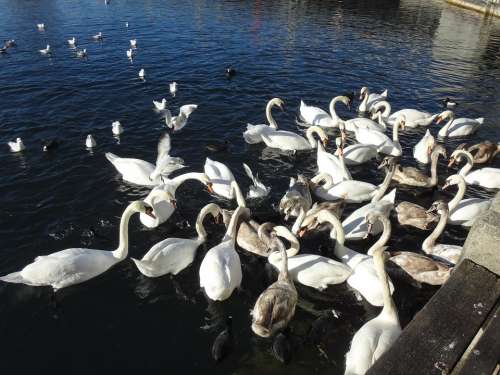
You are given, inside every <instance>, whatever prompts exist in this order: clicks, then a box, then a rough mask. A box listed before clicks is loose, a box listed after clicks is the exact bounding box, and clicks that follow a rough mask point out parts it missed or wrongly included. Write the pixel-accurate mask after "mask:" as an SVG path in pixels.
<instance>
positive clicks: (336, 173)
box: [316, 137, 352, 184]
mask: <svg viewBox="0 0 500 375" xmlns="http://www.w3.org/2000/svg"><path fill="white" fill-rule="evenodd" d="M335 143H336V145H337V150H338V151H339V156H338V157H337V156H335V155H332V154H330V153H329V152H326V151H325V149H324V147H323V145H322V144H321V143H318V153H317V158H316V162H317V164H318V172H319V173H326V174H328V175H330V177H331V178H332V182H333V183H334V184H338V183H339V182H341V181H344V180H352V176H351V174H350V173H349V170H348V169H347V167H346V165H345V162H344V155H343V152H342V138H341V137H337V138H336V139H335Z"/></svg>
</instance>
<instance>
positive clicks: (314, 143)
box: [306, 128, 320, 148]
mask: <svg viewBox="0 0 500 375" xmlns="http://www.w3.org/2000/svg"><path fill="white" fill-rule="evenodd" d="M313 134H318V132H317V130H316V129H313V128H309V129H307V131H306V138H307V141H308V142H309V145H311V148H316V147H317V145H318V144H319V143H320V141H319V140H318V141H316V140H315V139H314V137H313Z"/></svg>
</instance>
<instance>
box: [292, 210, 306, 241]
mask: <svg viewBox="0 0 500 375" xmlns="http://www.w3.org/2000/svg"><path fill="white" fill-rule="evenodd" d="M306 214H307V212H306V210H305V209H304V207H301V208H300V213H299V216H297V219H295V223H293V226H292V233H293V234H295V235H297V233H299V229H300V226H301V225H302V222H303V221H304V219H305V217H306Z"/></svg>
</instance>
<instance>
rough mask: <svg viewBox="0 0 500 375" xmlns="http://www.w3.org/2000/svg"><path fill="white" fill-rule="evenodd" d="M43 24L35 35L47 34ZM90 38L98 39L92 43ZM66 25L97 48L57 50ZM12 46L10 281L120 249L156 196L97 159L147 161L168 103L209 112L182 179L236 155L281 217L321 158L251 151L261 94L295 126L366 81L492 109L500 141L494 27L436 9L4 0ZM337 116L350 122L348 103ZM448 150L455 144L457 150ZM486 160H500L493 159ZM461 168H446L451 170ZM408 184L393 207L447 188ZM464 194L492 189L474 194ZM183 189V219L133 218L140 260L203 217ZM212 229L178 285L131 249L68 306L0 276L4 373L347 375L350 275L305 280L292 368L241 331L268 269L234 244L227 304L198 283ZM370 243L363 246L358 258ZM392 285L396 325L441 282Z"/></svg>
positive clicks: (6, 210) (7, 68)
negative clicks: (45, 262) (248, 137)
mask: <svg viewBox="0 0 500 375" xmlns="http://www.w3.org/2000/svg"><path fill="white" fill-rule="evenodd" d="M41 22H44V23H45V25H46V30H45V31H44V32H40V31H38V30H37V29H36V24H37V23H41ZM125 22H129V28H125ZM99 31H101V32H102V33H103V35H104V40H103V41H102V42H94V41H92V39H91V36H92V35H94V34H96V33H97V32H99ZM72 36H75V37H76V38H77V42H78V46H79V47H80V48H86V49H87V52H88V59H86V60H82V59H78V58H76V57H75V56H74V51H72V50H71V49H70V48H69V47H68V44H67V42H66V40H67V39H70V38H71V37H72ZM10 38H13V39H16V41H17V43H18V46H17V47H16V48H13V49H11V50H9V53H8V54H7V55H0V82H1V95H0V141H1V142H2V143H6V142H7V141H9V140H13V139H15V138H16V137H21V138H22V139H23V140H24V142H25V144H26V147H27V150H26V151H25V152H23V153H20V154H12V153H9V151H8V148H7V146H5V147H2V148H1V150H0V160H1V163H0V170H1V174H0V175H1V178H0V243H1V244H2V246H1V247H0V274H2V275H3V274H6V273H9V272H12V271H15V270H18V269H20V268H22V267H23V266H24V265H25V264H27V263H29V262H30V261H31V260H32V259H33V258H34V257H36V256H38V255H42V254H48V253H51V252H53V251H58V250H61V249H64V248H68V247H77V246H84V247H90V248H102V249H113V248H115V247H116V244H117V232H118V223H119V216H120V215H121V212H122V211H123V209H124V207H125V206H126V205H127V203H128V202H129V201H132V200H135V199H140V198H143V197H145V196H146V195H147V193H148V189H147V188H143V187H137V186H133V185H130V184H127V183H124V182H123V181H122V180H121V177H120V175H119V174H117V172H116V171H115V170H114V169H113V167H112V166H111V164H110V163H108V162H107V160H106V159H105V158H104V153H105V152H113V153H116V154H117V155H119V156H127V157H137V158H141V159H144V160H149V161H151V162H153V161H154V160H155V158H156V143H157V140H158V138H159V136H160V135H161V134H162V132H163V131H165V128H164V122H163V119H162V117H161V115H160V114H158V113H157V112H155V111H154V110H153V108H152V100H153V99H156V100H159V99H161V98H162V97H167V100H168V103H169V107H170V108H172V109H174V111H176V110H177V108H178V107H179V106H180V105H182V104H188V103H196V104H198V105H199V107H198V109H197V110H196V111H195V112H194V113H193V115H192V116H191V117H190V119H189V124H188V126H187V127H186V128H185V129H184V130H183V131H181V132H179V133H176V134H175V135H173V137H172V150H173V151H172V154H174V155H176V156H181V157H183V158H184V159H185V161H186V163H187V164H188V166H189V168H188V169H189V171H199V170H201V169H202V168H203V163H204V160H205V157H206V156H210V157H211V158H213V159H215V160H219V161H223V162H225V163H226V164H227V165H228V166H229V167H230V168H231V170H232V171H233V173H234V174H235V176H236V178H237V180H238V181H239V183H240V185H241V186H242V187H243V190H244V191H246V190H247V186H248V183H249V181H248V179H246V177H245V176H244V173H243V171H242V168H241V163H242V162H247V163H248V164H249V165H250V166H251V167H252V168H253V169H254V170H256V171H258V172H259V175H260V177H261V178H262V179H263V180H264V181H265V182H266V184H268V185H270V186H271V187H272V193H271V195H270V197H269V199H268V200H266V201H264V202H260V203H259V204H258V205H257V204H256V203H255V204H252V203H250V207H251V208H252V210H253V212H254V213H256V214H257V215H258V217H259V218H263V219H269V218H271V219H274V220H279V218H278V215H277V214H276V212H275V210H274V207H275V205H276V203H277V202H278V201H279V198H280V197H281V196H282V194H283V192H284V191H285V189H286V186H287V185H288V180H289V177H290V176H293V175H295V174H296V173H297V172H302V173H305V174H306V175H308V176H312V175H313V173H314V170H315V153H314V152H311V153H301V154H298V155H296V156H290V155H288V156H287V155H282V154H280V153H277V152H276V151H273V150H270V149H266V148H263V147H262V146H261V145H257V146H255V145H252V146H248V145H246V144H245V143H244V141H243V138H242V136H241V134H242V132H243V131H244V129H245V127H246V124H247V123H248V122H250V123H262V122H263V121H264V119H265V117H264V108H265V104H266V102H267V101H268V100H269V99H270V98H272V97H280V98H282V99H283V100H284V101H285V103H286V112H284V113H277V114H276V115H275V118H276V120H277V122H278V124H279V126H280V127H281V128H284V129H289V130H293V131H297V127H296V125H295V116H296V111H297V109H298V104H299V102H300V100H301V99H304V100H305V101H306V102H307V103H308V104H314V105H319V106H321V107H323V108H327V106H328V102H329V101H330V99H331V98H332V97H333V96H336V95H338V94H339V93H343V92H345V91H349V90H359V88H360V87H361V86H369V87H370V88H371V89H372V90H373V91H375V92H380V91H382V90H384V89H385V88H387V89H388V90H389V97H390V101H391V104H392V106H393V109H394V110H396V109H399V108H421V109H425V110H428V111H430V112H437V111H440V110H441V107H440V104H439V102H438V100H439V99H442V98H444V97H446V96H451V97H453V98H454V99H456V100H457V101H459V102H460V105H459V107H458V109H457V115H458V116H466V117H479V116H481V117H485V118H486V121H485V125H484V126H482V127H481V129H480V130H479V131H478V133H477V134H476V135H475V136H474V137H471V138H470V142H472V143H473V142H476V141H480V140H484V139H489V140H492V141H495V140H496V141H498V139H499V138H500V137H499V135H500V128H499V125H498V113H500V101H499V99H498V88H499V87H500V63H499V62H500V23H499V22H498V21H496V20H491V19H484V18H483V17H482V16H481V15H479V14H476V13H472V12H468V11H464V10H462V9H459V8H454V7H452V6H449V5H446V4H443V2H440V1H417V0H408V1H399V2H398V1H378V2H369V1H349V2H340V1H312V0H310V1H307V0H303V1H201V0H200V1H168V0H151V1H145V2H141V1H119V0H113V1H112V2H111V4H109V5H105V4H104V1H97V0H92V1H71V2H68V1H62V0H39V1H35V0H30V1H28V0H25V1H19V0H0V40H1V39H10ZM132 38H137V39H138V49H137V54H136V57H135V59H134V60H133V62H132V63H131V62H130V61H129V60H128V59H127V57H126V55H125V51H126V50H127V49H128V48H129V39H132ZM47 43H49V44H50V45H51V46H52V48H53V50H54V54H53V56H52V57H50V58H49V57H45V56H41V55H40V54H39V53H38V50H39V49H41V48H44V47H45V45H46V44H47ZM228 64H233V65H234V67H235V68H236V70H237V75H236V77H235V78H234V79H232V80H227V79H225V77H224V69H225V67H226V66H227V65H228ZM141 68H144V69H145V70H146V80H145V81H144V82H143V81H141V80H139V79H138V77H137V73H138V71H139V70H140V69H141ZM174 80H175V81H177V82H178V84H179V91H178V94H177V96H176V97H175V98H172V97H169V96H168V83H169V82H171V81H174ZM357 104H358V103H356V104H355V106H357ZM340 113H341V115H342V116H343V117H345V118H349V117H354V116H355V113H354V112H353V111H351V112H347V111H346V110H341V111H340ZM115 120H119V121H121V123H122V125H123V126H124V128H125V133H124V134H123V135H122V136H121V137H120V139H119V141H118V140H117V139H116V138H114V137H113V136H112V134H111V122H112V121H115ZM431 131H432V132H433V133H434V134H436V133H437V131H438V127H437V126H436V125H432V126H431ZM89 133H92V134H93V135H94V137H95V138H96V141H97V143H98V146H97V148H95V150H94V151H93V152H89V151H87V150H86V149H85V147H84V140H85V137H86V135H87V134H89ZM423 133H424V130H423V129H419V130H416V131H409V132H406V133H404V134H403V135H402V136H401V139H402V140H401V142H402V144H403V148H404V157H403V161H402V163H403V164H404V165H410V164H413V163H414V161H413V159H412V157H411V148H412V147H413V145H414V144H415V143H416V141H417V140H418V139H419V138H420V137H421V136H422V135H423ZM54 138H55V139H57V140H58V142H59V147H58V148H57V149H56V150H54V151H53V152H50V153H43V152H42V151H41V144H40V143H41V140H42V139H54ZM224 139H225V140H228V141H230V143H231V147H230V150H229V152H227V153H222V154H210V153H208V152H207V151H206V150H205V147H204V146H205V145H206V143H210V142H211V141H213V140H224ZM457 143H458V141H448V142H447V143H446V144H445V146H446V147H447V149H448V152H449V153H451V151H452V150H453V148H454V147H455V146H456V145H457ZM332 146H333V142H332V144H331V145H330V147H332ZM492 165H493V166H496V167H500V159H497V161H495V162H494V163H493V164H492ZM454 171H455V170H446V167H445V163H444V162H442V163H440V166H439V173H440V181H442V180H444V178H445V177H446V176H447V175H449V174H451V173H453V172H454ZM183 172H184V171H179V172H177V173H183ZM352 172H353V176H354V177H355V178H357V179H363V180H367V181H371V182H379V181H381V180H382V176H381V175H380V174H379V173H378V172H375V163H373V164H368V165H367V166H365V167H363V168H357V169H353V170H352ZM398 191H399V192H398V197H397V199H398V201H399V200H412V201H418V202H420V203H422V204H424V205H430V203H431V202H432V201H433V200H434V199H437V198H442V197H445V198H446V199H449V197H450V195H451V194H450V193H446V195H444V193H442V192H440V191H434V192H422V191H417V190H413V189H400V190H398ZM467 196H484V197H487V196H492V192H488V191H484V190H482V189H479V188H471V189H469V190H468V193H467ZM177 198H178V203H179V207H178V210H177V211H176V213H175V214H174V216H173V217H172V218H171V219H170V220H169V222H167V223H166V224H164V225H162V226H161V227H159V228H157V229H155V230H147V229H145V228H144V227H142V226H141V224H140V222H139V221H138V220H137V219H136V218H135V219H133V220H132V221H131V225H130V239H131V248H130V255H131V256H134V257H141V256H142V255H143V254H144V253H145V252H146V251H147V250H148V249H149V248H150V246H151V245H153V244H154V243H156V242H158V241H159V240H161V239H163V238H165V237H167V236H176V237H187V236H191V235H193V233H194V228H192V227H187V226H186V225H185V223H186V221H187V222H189V223H191V224H192V223H193V220H194V218H195V217H196V214H197V212H198V211H199V209H200V208H201V207H202V206H204V205H205V204H206V203H208V202H209V201H213V200H214V198H212V197H211V196H210V195H208V193H206V192H205V191H204V189H203V188H202V187H201V186H200V185H199V184H197V183H187V184H186V185H183V186H182V187H181V188H180V189H179V191H178V195H177ZM223 204H224V205H225V206H226V207H227V206H230V205H231V204H230V203H228V202H223ZM233 205H234V203H233ZM354 208H356V206H352V207H348V208H347V212H348V211H351V210H353V209H354ZM393 224H394V229H393V239H392V240H391V245H392V246H393V248H396V249H408V250H412V249H417V248H419V247H420V243H421V241H422V240H423V238H424V237H425V235H426V234H425V233H421V232H415V231H408V230H405V229H402V228H400V227H398V226H397V225H396V221H394V220H393ZM207 228H208V231H209V233H210V238H209V241H208V243H207V245H206V246H204V247H202V248H200V249H199V252H198V256H197V258H196V260H195V262H194V264H193V265H192V266H191V267H189V268H188V269H186V270H185V271H183V272H182V273H181V274H179V275H178V276H176V277H175V278H173V279H171V278H170V277H168V276H166V277H162V278H158V279H147V278H145V277H143V276H142V275H141V274H140V273H139V272H138V271H137V270H136V268H135V266H134V265H133V263H132V262H131V261H130V260H126V261H124V262H122V263H120V264H118V265H117V266H116V267H114V268H113V269H112V270H110V271H109V272H107V273H105V274H104V275H103V276H101V277H99V278H97V279H94V280H92V281H90V282H87V283H85V284H82V285H79V286H76V287H72V288H69V289H67V290H63V291H62V292H61V293H60V295H59V296H58V301H59V307H58V310H57V312H55V310H54V307H53V306H52V304H51V303H50V299H51V291H50V290H49V289H47V288H32V287H27V286H22V285H7V284H4V283H1V284H0V338H1V339H0V353H1V356H2V361H1V362H2V364H1V365H0V368H2V369H3V370H4V372H5V373H7V371H8V372H9V373H10V372H13V371H16V373H19V374H27V373H37V374H48V373H50V374H54V373H60V374H68V373H72V374H88V373H94V374H97V373H109V372H110V371H113V372H122V373H131V372H137V370H142V372H149V373H151V372H154V373H160V372H161V373H165V372H169V373H180V372H186V373H201V372H202V371H207V370H208V371H215V370H214V369H216V370H217V371H218V373H238V374H254V373H256V372H257V371H258V372H259V373H263V374H267V373H273V374H279V373H288V374H291V373H293V374H311V373H321V374H322V373H325V374H326V373H328V374H342V373H343V365H344V355H345V352H346V351H347V350H348V347H349V343H350V340H351V337H352V335H353V333H354V332H355V331H356V330H357V329H358V328H359V327H360V326H361V325H362V324H363V323H364V322H365V321H366V320H367V319H369V318H371V317H373V316H375V315H376V314H377V313H378V310H377V309H373V308H370V307H369V306H366V305H365V304H363V303H361V302H358V301H356V298H355V297H354V295H353V293H352V292H351V291H350V290H349V289H348V287H346V286H336V287H331V288H329V289H328V291H327V292H326V293H319V292H316V291H312V290H310V289H307V288H305V287H304V288H299V294H300V297H301V302H300V304H299V307H298V308H297V312H296V315H295V318H294V320H293V322H292V324H291V327H292V343H293V347H294V354H293V360H292V363H291V364H289V365H288V366H286V367H284V366H282V365H281V364H280V363H279V362H277V361H276V360H275V359H274V358H273V357H272V355H271V352H270V342H269V341H267V340H261V339H258V338H256V336H254V335H253V334H252V333H251V330H250V316H249V310H250V309H251V308H252V306H253V304H254V303H255V300H256V298H257V296H258V295H259V294H260V292H261V291H262V290H264V288H265V287H266V286H267V285H269V283H271V282H272V281H274V276H273V275H268V273H266V272H265V268H264V265H265V262H264V261H263V260H261V259H256V258H254V257H252V256H249V255H246V254H243V253H240V254H241V258H242V262H243V272H244V281H243V290H242V291H240V292H238V293H235V294H234V295H233V296H232V297H231V298H230V299H229V300H228V301H226V302H224V303H223V304H208V303H207V301H206V300H205V298H204V296H203V294H202V293H201V292H200V291H199V285H198V268H199V264H200V262H201V260H202V258H203V255H204V253H205V252H206V250H208V249H209V248H210V247H212V246H213V245H215V244H216V243H217V242H218V241H220V239H221V237H222V233H223V230H222V228H221V227H216V226H215V225H210V226H208V227H207ZM466 234H467V233H466V231H465V230H463V229H462V228H451V229H448V230H447V231H446V233H445V235H444V236H443V237H442V241H443V242H444V243H457V244H461V243H462V242H463V241H464V239H465V237H466ZM369 243H370V242H366V243H361V244H353V246H352V247H353V248H355V249H358V250H363V249H366V248H367V246H368V245H369ZM320 244H326V240H325V238H313V239H306V240H305V242H304V243H303V245H304V246H303V247H304V248H305V249H307V251H308V252H316V251H318V250H317V249H318V247H319V245H320ZM396 287H397V293H396V297H395V298H396V303H397V307H398V310H399V312H400V316H401V321H402V324H403V325H404V324H407V322H408V321H409V320H410V319H411V318H412V316H413V315H414V314H415V312H416V311H418V310H419V309H420V308H421V306H422V305H423V304H424V303H425V302H426V301H427V300H428V298H429V297H430V296H431V295H432V294H433V293H434V291H435V288H429V287H424V288H423V289H420V290H417V289H414V288H412V287H410V286H408V285H406V284H404V283H397V285H396ZM332 309H334V310H336V311H338V312H339V315H340V316H339V318H334V317H333V316H332V317H331V318H329V319H327V320H326V323H324V327H323V328H324V330H325V334H324V335H323V336H322V337H321V339H320V340H319V342H315V343H312V341H311V337H310V336H311V335H310V334H309V332H310V329H311V326H312V325H313V323H314V322H315V321H316V320H317V319H318V318H320V317H321V316H322V315H323V314H328V311H330V310H332ZM228 314H231V315H232V316H233V321H234V331H235V334H236V348H235V351H234V352H233V353H232V355H231V356H230V357H229V358H228V359H227V360H226V361H224V362H222V363H221V364H218V365H216V364H215V363H214V362H213V360H212V359H211V355H210V347H211V344H212V341H213V340H214V338H215V336H216V335H217V333H218V332H219V330H220V329H221V327H220V326H219V327H216V328H215V329H212V330H210V329H208V330H206V329H202V328H201V327H203V326H205V325H206V324H207V318H210V319H214V320H215V321H218V320H221V319H223V317H224V316H225V315H228ZM209 323H210V322H209ZM323 353H324V354H323Z"/></svg>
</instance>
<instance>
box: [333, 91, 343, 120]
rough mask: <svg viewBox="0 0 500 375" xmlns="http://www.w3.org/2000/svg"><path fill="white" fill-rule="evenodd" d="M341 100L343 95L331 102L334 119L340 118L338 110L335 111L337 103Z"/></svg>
mask: <svg viewBox="0 0 500 375" xmlns="http://www.w3.org/2000/svg"><path fill="white" fill-rule="evenodd" d="M341 100H342V97H341V96H336V97H335V98H333V99H332V100H331V102H330V116H332V119H334V120H335V119H339V116H338V115H337V112H336V111H335V104H337V103H338V102H339V101H341Z"/></svg>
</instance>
